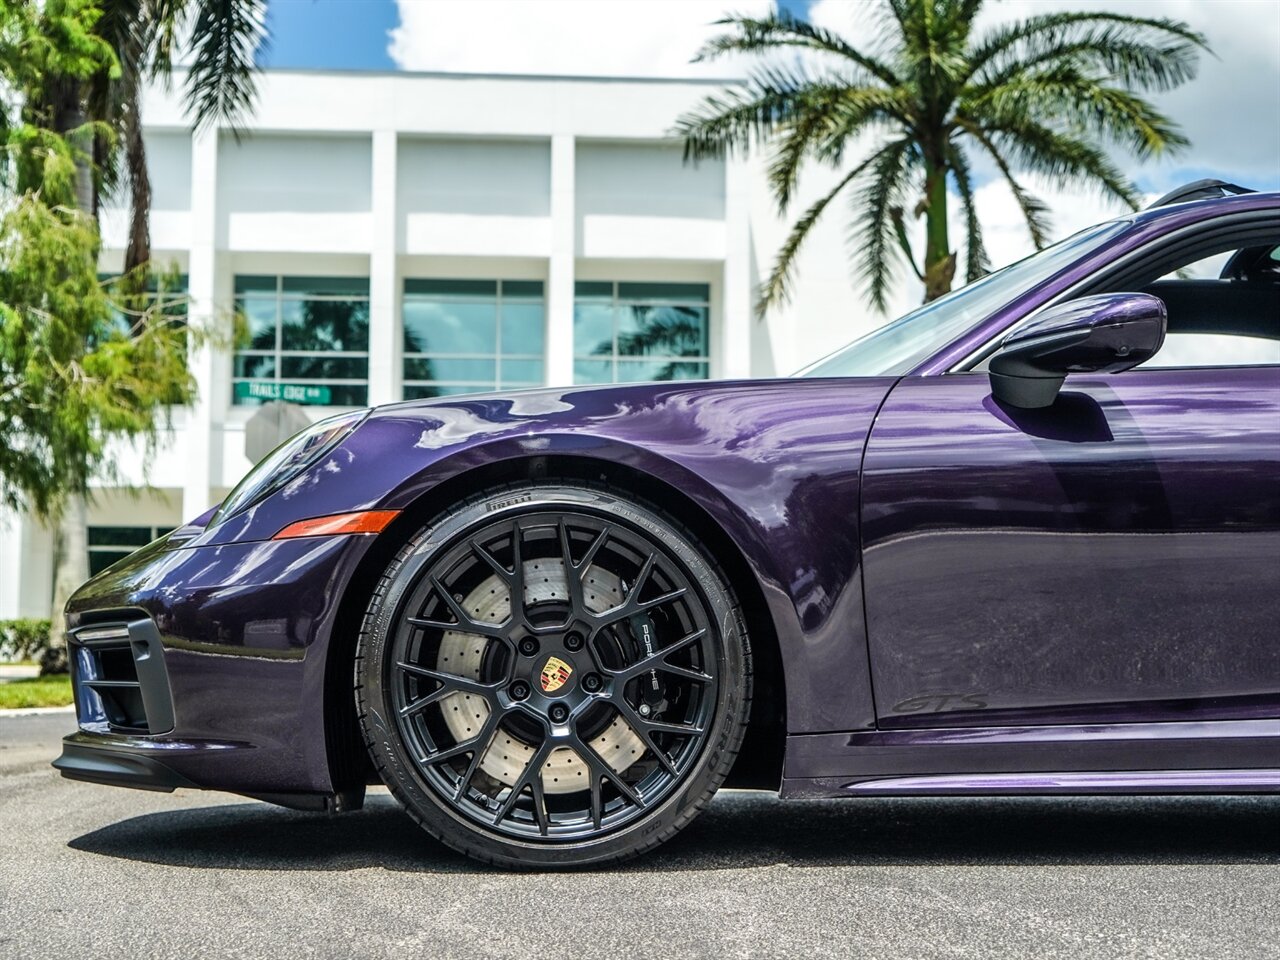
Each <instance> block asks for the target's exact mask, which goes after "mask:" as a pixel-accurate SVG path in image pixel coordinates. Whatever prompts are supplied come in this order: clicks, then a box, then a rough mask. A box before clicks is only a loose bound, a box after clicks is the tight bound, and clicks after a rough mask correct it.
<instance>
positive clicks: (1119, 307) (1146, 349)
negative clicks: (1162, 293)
mask: <svg viewBox="0 0 1280 960" xmlns="http://www.w3.org/2000/svg"><path fill="white" fill-rule="evenodd" d="M1167 319H1168V317H1167V314H1166V312H1165V307H1164V302H1163V301H1162V300H1160V299H1159V298H1158V297H1153V296H1150V295H1149V294H1145V293H1104V294H1101V295H1100V296H1096V297H1084V298H1082V299H1080V300H1071V301H1069V302H1067V303H1060V304H1057V305H1055V306H1052V307H1049V308H1048V309H1047V310H1045V311H1044V312H1043V313H1042V314H1041V315H1040V316H1039V317H1037V318H1036V319H1035V320H1033V321H1032V322H1031V323H1029V324H1027V325H1026V326H1024V327H1021V328H1019V329H1017V330H1015V331H1014V332H1013V333H1011V334H1009V336H1007V337H1006V338H1005V340H1004V342H1003V343H1001V344H1000V349H999V350H997V351H996V353H995V355H994V356H993V357H992V358H991V362H990V364H989V365H988V370H989V372H990V376H991V393H992V395H993V396H994V397H995V398H996V399H997V400H999V401H1000V402H1002V403H1007V404H1009V405H1010V406H1014V407H1023V408H1027V409H1034V408H1036V407H1047V406H1049V405H1050V404H1052V403H1053V401H1054V400H1055V399H1056V398H1057V396H1058V390H1059V389H1061V387H1062V381H1063V380H1065V379H1066V376H1067V374H1068V373H1120V372H1121V371H1123V370H1128V369H1130V368H1132V367H1136V366H1137V365H1138V364H1140V363H1142V362H1144V361H1146V360H1150V359H1151V358H1152V357H1153V356H1155V353H1156V351H1157V350H1159V349H1160V345H1161V344H1162V343H1164V331H1165V324H1166V322H1167Z"/></svg>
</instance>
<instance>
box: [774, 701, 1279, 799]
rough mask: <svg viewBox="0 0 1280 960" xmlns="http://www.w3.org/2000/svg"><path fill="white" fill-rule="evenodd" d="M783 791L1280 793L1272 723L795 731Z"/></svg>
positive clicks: (799, 793)
mask: <svg viewBox="0 0 1280 960" xmlns="http://www.w3.org/2000/svg"><path fill="white" fill-rule="evenodd" d="M784 769H785V775H784V778H783V785H782V795H783V796H784V797H838V796H857V795H863V796H867V795H879V796H886V795H895V796H910V795H952V794H955V795H964V794H1088V793H1135V794H1141V793H1270V792H1280V720H1229V721H1207V722H1206V721H1186V722H1174V723H1124V724H1110V725H1099V724H1093V725H1082V726H1042V727H1030V726H1028V727H965V728H948V729H929V730H909V731H908V730H892V731H885V730H869V731H864V732H858V733H846V734H818V735H806V736H793V737H790V738H788V741H787V755H786V763H785V768H784Z"/></svg>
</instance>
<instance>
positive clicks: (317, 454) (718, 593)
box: [55, 182, 1280, 867]
mask: <svg viewBox="0 0 1280 960" xmlns="http://www.w3.org/2000/svg"><path fill="white" fill-rule="evenodd" d="M1206 265H1211V266H1212V273H1209V274H1208V275H1207V276H1206V275H1205V270H1206ZM67 616H68V622H69V628H70V650H71V655H72V670H73V680H74V684H75V690H76V697H77V704H76V706H77V711H78V721H79V730H78V731H77V732H76V733H74V734H72V735H71V736H69V737H67V738H66V740H65V742H64V747H63V753H62V756H61V757H60V758H59V759H58V760H57V761H56V764H55V765H56V766H57V767H58V768H59V769H60V770H61V771H62V773H63V774H64V775H65V776H68V777H73V778H77V779H82V780H90V781H95V782H99V783H108V784H116V785H120V786H130V787H143V788H148V789H158V790H172V789H174V788H177V787H184V788H191V787H195V788H202V789H215V790H225V791H232V792H235V793H239V794H244V795H248V796H251V797H257V798H261V799H263V800H268V801H271V802H274V803H279V804H283V805H286V806H290V807H297V808H302V809H315V810H330V811H342V810H351V809H356V808H358V807H359V806H360V804H361V802H362V800H363V798H364V793H365V788H366V785H368V784H374V783H385V784H386V785H387V787H389V788H390V791H391V793H392V794H394V796H395V797H396V798H398V800H399V801H400V802H401V803H402V804H403V805H404V807H405V809H406V810H407V811H408V813H409V814H410V816H411V817H412V818H413V819H414V820H415V821H417V823H418V824H420V825H421V826H422V828H423V829H425V830H427V831H428V832H430V833H431V834H432V835H434V836H436V837H438V838H439V839H440V840H442V841H443V842H445V843H447V844H449V845H451V846H453V847H455V848H457V849H458V850H461V851H464V852H465V853H467V854H470V855H472V856H474V857H477V858H480V859H483V860H486V861H490V862H495V863H501V864H508V865H523V866H545V867H549V866H565V865H574V864H588V863H604V862H609V861H616V860H620V859H623V858H625V857H629V856H632V855H635V854H637V853H640V852H642V851H645V850H648V849H650V848H652V847H655V846H657V845H658V844H660V843H662V842H663V841H664V840H666V839H668V838H669V837H671V836H672V835H673V834H675V833H676V832H677V831H678V830H680V829H681V828H682V827H683V826H684V825H686V824H687V823H689V822H690V820H692V819H693V818H694V817H695V816H696V815H697V813H698V811H699V810H700V809H701V808H702V807H704V806H705V805H706V804H707V803H708V801H709V800H710V799H711V797H712V795H713V794H714V793H715V791H716V789H717V788H718V787H720V786H721V785H723V784H728V785H736V786H745V787H755V788H768V789H774V790H780V791H781V793H782V796H784V797H800V798H803V797H868V796H886V795H920V794H935V795H936V794H1087V793H1188V792H1212V793H1240V792H1274V791H1277V790H1280V194H1278V193H1249V192H1245V191H1241V190H1240V189H1239V188H1233V187H1230V186H1229V185H1225V184H1218V183H1206V182H1201V183H1199V184H1196V185H1193V186H1192V187H1190V188H1187V189H1184V190H1182V191H1180V192H1178V193H1176V194H1175V195H1171V196H1170V197H1168V198H1165V199H1164V200H1163V201H1161V202H1160V203H1158V204H1157V205H1156V206H1155V207H1153V208H1152V209H1149V210H1147V211H1145V212H1143V213H1140V214H1134V215H1132V216H1129V217H1126V218H1123V219H1119V220H1114V221H1111V222H1108V223H1103V224H1100V225H1098V226H1095V227H1092V228H1090V229H1087V230H1084V231H1083V232H1081V233H1078V234H1076V235H1075V236H1072V237H1070V238H1068V239H1066V240H1064V241H1062V242H1060V243H1058V244H1057V245H1055V246H1053V247H1050V248H1048V249H1046V250H1044V251H1042V252H1040V253H1038V254H1036V255H1034V256H1032V257H1030V258H1028V259H1026V260H1023V261H1021V262H1019V263H1016V264H1013V265H1012V266H1009V267H1006V268H1004V269H1002V270H1000V271H997V272H996V273H993V274H991V275H990V276H988V277H986V278H984V279H983V280H980V281H978V282H975V283H972V284H969V285H968V286H965V287H964V288H962V289H960V290H958V291H956V292H955V293H952V294H951V295H950V296H948V297H945V298H943V299H941V300H938V301H936V302H934V303H931V304H928V305H926V306H924V307H921V308H920V309H919V310H916V311H915V312H913V313H911V314H908V315H907V316H905V317H903V318H902V319H900V320H897V321H895V322H893V323H890V324H888V325H887V326H884V327H882V328H881V329H879V330H877V331H875V332H873V333H871V334H870V335H868V336H867V337H865V338H863V339H862V340H860V341H857V342H856V343H854V344H852V345H851V346H849V347H847V348H845V349H843V350H841V351H839V352H837V353H836V354H834V355H832V356H830V357H828V358H827V359H825V360H822V361H820V362H818V363H817V364H815V365H814V366H812V367H810V368H809V369H808V370H806V371H804V372H802V373H801V374H800V375H799V376H796V377H793V378H788V379H775V380H757V381H733V382H663V383H648V384H633V385H617V386H608V387H599V388H597V387H591V388H586V387H583V388H561V389H544V390H532V391H523V392H519V393H510V394H496V395H484V396H467V397H452V398H447V399H435V400H427V401H415V402H408V403H399V404H394V405H391V406H385V407H379V408H376V409H373V410H360V411H356V412H350V413H343V414H341V415H339V416H335V417H332V418H330V419H327V420H324V421H321V422H319V423H316V424H314V425H313V426H311V427H310V428H308V429H306V430H304V431H303V432H301V433H299V434H298V435H297V436H295V437H293V438H292V439H291V440H289V441H287V442H286V443H285V444H283V445H282V446H281V447H279V448H278V449H277V450H276V451H275V452H274V453H272V454H271V455H270V456H268V457H267V458H266V459H264V460H263V461H262V462H260V463H259V464H258V465H257V466H255V467H254V468H253V469H252V470H251V471H250V473H249V474H248V475H247V476H246V477H245V478H244V480H243V481H242V482H241V483H240V485H239V486H238V487H236V489H235V490H234V491H233V492H232V493H231V494H230V495H229V496H228V497H227V499H226V500H225V501H224V502H223V503H221V504H220V505H219V506H218V507H217V508H216V509H214V510H211V511H210V512H209V513H208V514H206V515H205V516H202V517H200V518H198V519H197V520H195V521H194V522H192V523H190V524H188V525H186V526H184V527H181V528H180V529H178V530H175V531H173V532H172V533H170V534H169V535H168V536H166V537H163V538H162V539H160V540H157V541H156V542H155V543H153V544H151V545H150V546H148V547H146V548H144V549H142V550H140V551H139V552H137V553H136V554H134V555H133V556H131V557H129V558H127V559H125V560H123V561H121V562H120V563H118V564H116V565H115V566H114V567H111V568H109V569H108V570H106V571H104V572H103V573H101V574H99V575H98V576H96V577H95V578H94V579H92V580H91V581H89V582H88V583H87V584H85V585H84V586H83V587H82V588H81V589H80V590H79V592H78V593H76V594H75V596H74V597H73V598H72V600H71V602H70V604H69V606H68V610H67Z"/></svg>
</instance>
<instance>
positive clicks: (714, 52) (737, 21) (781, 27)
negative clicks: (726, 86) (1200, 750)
mask: <svg viewBox="0 0 1280 960" xmlns="http://www.w3.org/2000/svg"><path fill="white" fill-rule="evenodd" d="M716 26H725V27H733V28H735V29H736V30H737V32H736V33H725V34H722V35H721V36H718V37H713V38H712V39H711V40H708V41H707V42H706V44H704V45H703V47H702V49H701V50H699V51H698V52H697V54H695V55H694V58H693V59H694V62H695V63H698V62H702V61H707V60H714V59H715V58H716V57H720V56H723V55H725V54H727V53H763V52H766V51H769V50H775V49H779V48H784V47H798V48H801V49H805V50H815V51H820V52H823V53H832V54H835V55H836V56H839V57H843V58H844V59H846V60H850V61H852V62H853V63H855V64H857V65H858V66H859V67H861V68H862V69H864V70H866V71H867V72H869V73H870V74H871V75H872V76H875V77H877V78H879V79H880V80H881V81H882V82H884V83H886V84H888V85H889V86H897V85H898V83H899V79H898V77H897V75H896V74H895V73H894V72H893V70H892V68H891V67H890V66H889V65H888V64H887V63H885V62H884V61H883V60H881V59H879V58H878V57H875V56H873V55H872V54H869V53H867V52H865V51H862V50H859V49H858V48H857V47H855V46H853V45H852V44H850V43H848V42H847V41H846V40H844V39H843V38H842V37H840V36H838V35H837V34H834V33H832V32H831V31H829V30H824V29H823V28H822V27H819V26H816V25H814V24H812V23H809V22H807V21H805V20H800V19H798V18H796V17H794V16H792V15H791V14H789V13H787V12H786V11H785V10H779V11H777V12H775V13H773V14H772V15H771V16H767V17H747V16H740V15H730V16H728V17H725V18H724V19H722V20H717V21H716Z"/></svg>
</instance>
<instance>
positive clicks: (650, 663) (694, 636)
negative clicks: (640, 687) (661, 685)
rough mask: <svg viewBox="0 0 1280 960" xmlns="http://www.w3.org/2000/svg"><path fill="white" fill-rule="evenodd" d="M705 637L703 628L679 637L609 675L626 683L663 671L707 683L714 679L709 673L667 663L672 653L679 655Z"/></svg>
mask: <svg viewBox="0 0 1280 960" xmlns="http://www.w3.org/2000/svg"><path fill="white" fill-rule="evenodd" d="M706 635H707V631H706V629H705V628H703V629H700V630H695V631H693V633H690V634H688V635H686V636H684V637H681V638H680V639H679V640H677V641H676V642H675V643H673V644H670V645H669V646H666V647H663V648H662V649H661V650H655V651H654V652H653V653H651V654H650V655H649V656H647V657H642V658H640V659H639V660H637V661H636V662H635V663H633V664H630V665H629V666H626V667H623V668H622V669H621V670H612V671H610V673H612V674H613V676H614V677H615V678H616V679H617V680H618V681H619V682H621V683H626V682H627V681H628V680H634V679H635V678H636V677H638V676H640V675H641V674H643V673H648V672H649V671H650V670H663V671H665V672H667V673H673V674H675V675H676V676H680V677H686V678H688V679H690V680H697V681H699V682H701V683H707V682H709V681H711V680H712V679H714V678H713V677H712V676H711V675H710V674H709V673H702V672H701V671H699V670H691V669H689V668H688V667H677V666H676V665H674V664H672V663H668V662H667V657H669V656H671V655H672V654H673V653H679V652H680V651H681V650H685V649H687V648H688V647H690V646H692V645H693V644H695V643H697V642H698V641H699V640H701V639H702V638H703V637H705V636H706Z"/></svg>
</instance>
